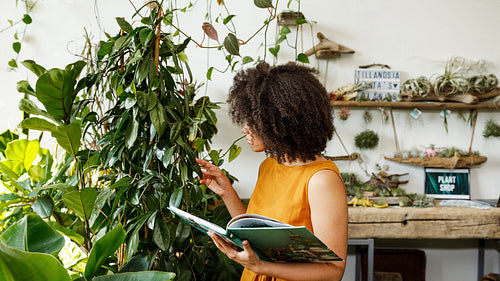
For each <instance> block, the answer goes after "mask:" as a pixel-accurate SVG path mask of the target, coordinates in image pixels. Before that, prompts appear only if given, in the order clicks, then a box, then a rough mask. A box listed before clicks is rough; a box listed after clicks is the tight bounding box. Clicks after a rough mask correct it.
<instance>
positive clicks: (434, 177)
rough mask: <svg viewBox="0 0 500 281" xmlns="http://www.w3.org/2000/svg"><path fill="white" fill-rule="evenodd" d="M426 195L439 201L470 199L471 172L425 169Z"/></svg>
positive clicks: (462, 169) (465, 170)
mask: <svg viewBox="0 0 500 281" xmlns="http://www.w3.org/2000/svg"><path fill="white" fill-rule="evenodd" d="M424 170H425V194H426V195H427V196H429V197H434V198H438V199H470V170H469V169H468V168H461V169H454V170H448V169H441V168H424Z"/></svg>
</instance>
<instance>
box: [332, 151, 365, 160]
mask: <svg viewBox="0 0 500 281" xmlns="http://www.w3.org/2000/svg"><path fill="white" fill-rule="evenodd" d="M324 157H325V158H326V159H327V160H330V161H338V160H349V161H352V160H356V159H358V158H359V157H360V155H359V153H357V152H354V153H351V154H349V155H342V156H324Z"/></svg>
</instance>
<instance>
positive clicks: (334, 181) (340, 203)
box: [197, 62, 347, 280]
mask: <svg viewBox="0 0 500 281" xmlns="http://www.w3.org/2000/svg"><path fill="white" fill-rule="evenodd" d="M311 72H312V71H311V69H309V68H306V67H302V66H298V65H295V64H287V65H281V66H276V67H273V68H270V67H269V65H268V64H267V63H265V62H261V63H259V64H258V65H257V67H256V68H251V69H247V70H244V71H241V72H239V73H238V74H236V76H235V77H234V83H233V86H232V87H231V90H230V94H229V98H228V104H229V106H230V114H231V117H232V119H233V121H234V122H235V123H237V124H240V125H243V128H242V132H243V133H244V134H246V140H247V143H248V144H249V145H250V147H251V149H252V150H253V151H255V152H265V153H266V155H267V156H268V158H267V159H265V160H264V161H263V162H262V164H261V166H260V170H259V177H258V179H257V183H256V186H255V189H254V192H253V194H252V197H251V199H250V202H249V204H248V209H245V206H244V205H243V204H242V202H241V200H240V198H239V197H238V195H237V193H236V191H235V190H234V188H233V187H232V185H231V183H230V182H229V179H228V178H227V177H226V176H225V175H224V174H223V173H222V171H221V170H220V169H219V168H218V167H217V166H215V165H213V164H211V163H209V162H207V161H204V160H201V159H198V160H197V161H198V163H199V164H200V165H202V166H203V167H202V171H203V177H202V178H201V180H200V181H201V183H203V184H205V185H207V186H208V187H209V188H210V189H211V190H213V191H214V192H215V193H216V194H218V195H219V196H221V198H222V199H223V200H224V203H225V204H226V206H227V208H228V210H229V212H230V214H231V216H233V217H234V216H236V215H239V214H242V213H245V212H248V213H256V214H261V215H264V216H267V217H271V218H274V219H277V220H280V221H283V222H285V223H288V224H291V225H296V226H299V225H304V226H306V227H307V228H308V229H309V230H311V231H312V232H313V233H314V234H315V235H316V236H318V237H319V238H320V239H321V240H322V241H323V242H324V243H325V244H326V245H327V246H328V247H329V248H330V249H332V250H333V251H334V252H335V253H337V254H338V255H339V256H340V257H341V258H342V259H343V260H345V259H346V255H347V204H346V193H345V186H344V183H343V181H342V179H341V177H340V174H339V170H338V168H337V167H336V166H335V164H334V163H333V162H331V161H328V160H326V159H325V158H324V157H323V156H322V155H321V153H322V152H323V151H324V150H325V148H326V144H327V142H328V140H330V139H331V137H332V134H333V122H332V109H331V107H330V105H329V102H328V98H327V93H326V91H325V89H324V87H323V86H322V85H321V83H320V82H319V81H318V80H317V79H316V78H315V77H314V76H313V75H312V73H311ZM210 236H211V238H212V240H213V241H214V243H215V245H216V246H217V247H218V248H219V249H220V250H221V251H222V252H223V253H224V254H226V255H227V256H228V257H229V258H230V259H232V260H234V261H236V262H238V263H240V264H241V265H243V266H244V267H245V270H244V271H243V274H242V276H241V280H340V279H342V275H343V273H344V268H345V262H329V263H326V262H325V263H275V262H267V261H263V260H261V259H259V257H258V256H257V254H255V252H254V251H253V250H252V249H251V247H250V245H249V243H248V241H244V242H243V247H244V250H243V251H238V250H235V249H234V248H233V247H231V246H230V245H229V244H227V243H225V242H224V241H223V240H221V239H220V238H219V237H218V236H216V235H213V234H211V235H210Z"/></svg>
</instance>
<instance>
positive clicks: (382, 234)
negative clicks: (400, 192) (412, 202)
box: [349, 207, 500, 279]
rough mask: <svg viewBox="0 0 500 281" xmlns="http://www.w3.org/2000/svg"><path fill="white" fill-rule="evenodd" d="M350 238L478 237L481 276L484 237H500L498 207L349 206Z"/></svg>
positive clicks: (496, 238)
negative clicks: (485, 208) (483, 208)
mask: <svg viewBox="0 0 500 281" xmlns="http://www.w3.org/2000/svg"><path fill="white" fill-rule="evenodd" d="M349 239H353V240H354V239H478V240H479V247H478V251H479V255H478V279H481V278H482V277H483V273H484V241H485V240H499V239H500V208H490V209H488V210H482V209H474V208H461V207H430V208H415V207H404V208H380V209H379V208H373V207H367V208H364V207H350V208H349ZM369 258H370V257H369ZM372 259H373V257H372Z"/></svg>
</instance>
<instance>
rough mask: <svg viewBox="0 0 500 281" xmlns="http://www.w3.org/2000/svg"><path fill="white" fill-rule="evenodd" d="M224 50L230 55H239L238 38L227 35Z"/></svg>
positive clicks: (231, 34) (230, 34)
mask: <svg viewBox="0 0 500 281" xmlns="http://www.w3.org/2000/svg"><path fill="white" fill-rule="evenodd" d="M224 48H225V49H226V51H227V52H228V53H230V54H231V55H234V56H239V55H240V42H238V38H236V36H235V35H234V34H233V33H229V34H228V35H227V36H226V38H225V39H224Z"/></svg>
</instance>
